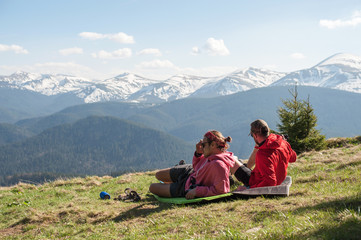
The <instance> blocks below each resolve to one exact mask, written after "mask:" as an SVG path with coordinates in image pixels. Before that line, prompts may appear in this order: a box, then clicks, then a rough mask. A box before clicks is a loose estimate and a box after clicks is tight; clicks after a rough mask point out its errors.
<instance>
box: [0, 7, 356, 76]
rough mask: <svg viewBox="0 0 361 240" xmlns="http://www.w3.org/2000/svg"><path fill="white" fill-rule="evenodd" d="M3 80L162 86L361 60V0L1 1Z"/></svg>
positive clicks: (1, 70) (0, 50)
mask: <svg viewBox="0 0 361 240" xmlns="http://www.w3.org/2000/svg"><path fill="white" fill-rule="evenodd" d="M0 23H1V25H0V75H10V74H12V73H14V72H15V71H26V72H34V73H51V74H55V73H63V74H70V75H75V76H81V77H86V78H90V79H106V78H110V77H114V76H116V75H119V74H121V73H123V72H132V73H136V74H139V75H142V76H144V77H148V78H152V79H159V80H164V79H166V78H168V77H170V76H172V75H176V74H191V75H199V76H220V75H223V74H227V73H230V72H233V71H235V70H240V69H244V68H247V67H259V68H267V69H270V70H275V71H280V72H290V71H295V70H299V69H304V68H309V67H312V66H314V65H316V64H317V63H319V62H321V61H322V60H324V59H325V58H327V57H329V56H331V55H333V54H336V53H340V52H343V53H350V54H354V55H357V56H360V55H361V44H360V43H361V1H359V0H357V1H356V0H354V1H353V0H337V1H335V0H318V1H314V0H300V1H295V0H249V1H245V0H227V1H214V0H208V1H206V0H183V1H171V0H167V1H160V0H153V1H150V0H118V1H93V0H86V1H84V0H62V1H60V0H57V1H56V0H53V1H50V0H0Z"/></svg>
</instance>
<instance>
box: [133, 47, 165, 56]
mask: <svg viewBox="0 0 361 240" xmlns="http://www.w3.org/2000/svg"><path fill="white" fill-rule="evenodd" d="M137 54H138V55H154V56H156V57H160V56H162V53H161V51H160V50H159V49H157V48H145V49H143V50H141V51H140V52H138V53H137Z"/></svg>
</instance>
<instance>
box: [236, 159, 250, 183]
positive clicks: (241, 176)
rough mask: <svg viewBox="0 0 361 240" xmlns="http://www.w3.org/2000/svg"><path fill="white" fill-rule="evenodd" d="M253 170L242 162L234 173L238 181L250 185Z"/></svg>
mask: <svg viewBox="0 0 361 240" xmlns="http://www.w3.org/2000/svg"><path fill="white" fill-rule="evenodd" d="M251 172H252V170H251V169H249V168H248V167H247V166H246V165H244V164H242V165H241V166H239V168H238V169H237V170H236V172H235V173H234V176H235V177H236V178H237V180H238V181H240V182H242V183H243V184H244V185H246V186H249V179H250V177H251Z"/></svg>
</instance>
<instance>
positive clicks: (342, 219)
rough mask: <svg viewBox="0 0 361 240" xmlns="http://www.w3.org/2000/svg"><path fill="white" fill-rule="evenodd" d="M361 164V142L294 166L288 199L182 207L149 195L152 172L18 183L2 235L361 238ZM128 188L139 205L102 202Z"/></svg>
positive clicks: (5, 196)
mask: <svg viewBox="0 0 361 240" xmlns="http://www.w3.org/2000/svg"><path fill="white" fill-rule="evenodd" d="M340 144H343V143H340ZM340 144H339V143H336V144H335V145H334V146H337V145H340ZM360 166H361V145H352V144H351V145H350V144H348V145H347V146H345V147H342V148H334V149H329V150H325V151H322V152H309V153H305V154H302V155H300V156H299V159H298V161H297V162H296V163H294V164H291V165H290V167H289V175H290V176H292V178H293V184H292V186H291V188H290V196H289V197H275V198H269V197H256V198H248V199H247V198H234V199H228V200H225V201H220V202H213V203H208V204H196V205H185V206H182V205H181V206H179V205H168V204H165V203H160V202H157V201H156V200H155V199H154V197H153V196H152V195H151V194H149V193H148V186H149V184H150V183H152V182H155V178H154V172H145V173H133V174H126V175H122V176H120V177H117V178H112V177H87V178H74V179H69V180H66V179H64V180H57V181H55V182H49V183H46V184H43V185H37V186H34V185H29V184H18V185H16V186H13V187H6V188H1V189H0V203H1V205H0V210H1V214H0V238H2V239H121V238H124V239H210V238H212V239H359V238H360V236H361V167H360ZM127 187H131V188H133V189H135V190H136V191H138V192H139V193H140V194H141V197H142V200H141V201H140V202H136V203H134V202H120V201H114V200H113V199H111V200H101V199H100V198H99V193H100V192H101V191H107V192H108V193H110V194H111V196H112V197H115V196H117V195H118V194H123V191H124V189H125V188H127Z"/></svg>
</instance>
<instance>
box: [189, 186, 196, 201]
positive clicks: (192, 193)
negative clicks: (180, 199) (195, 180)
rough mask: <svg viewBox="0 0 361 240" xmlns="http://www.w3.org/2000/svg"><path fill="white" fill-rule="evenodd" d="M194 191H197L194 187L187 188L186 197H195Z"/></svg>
mask: <svg viewBox="0 0 361 240" xmlns="http://www.w3.org/2000/svg"><path fill="white" fill-rule="evenodd" d="M196 193H197V191H196V189H195V188H193V189H191V190H189V191H188V192H187V194H186V199H193V198H195V197H196Z"/></svg>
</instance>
